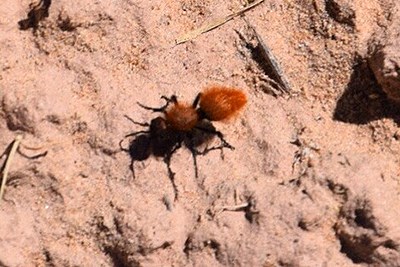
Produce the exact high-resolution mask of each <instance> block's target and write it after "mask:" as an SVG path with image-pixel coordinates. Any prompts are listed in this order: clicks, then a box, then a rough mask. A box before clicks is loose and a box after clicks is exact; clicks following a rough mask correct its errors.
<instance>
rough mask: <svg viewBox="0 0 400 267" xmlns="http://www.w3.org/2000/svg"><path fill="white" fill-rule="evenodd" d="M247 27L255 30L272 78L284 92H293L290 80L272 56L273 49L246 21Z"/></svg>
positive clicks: (261, 52) (254, 31)
mask: <svg viewBox="0 0 400 267" xmlns="http://www.w3.org/2000/svg"><path fill="white" fill-rule="evenodd" d="M245 21H246V23H247V25H248V26H249V27H250V28H251V29H252V30H253V33H254V36H255V37H256V39H257V43H258V46H259V50H260V54H261V56H262V58H263V59H264V60H265V62H266V64H267V65H268V66H269V68H270V69H271V71H272V72H273V73H272V76H273V78H275V79H276V80H277V83H278V84H279V85H280V86H279V87H278V88H279V89H283V91H284V92H286V93H288V92H290V91H291V86H290V83H289V82H288V80H287V79H286V76H285V75H284V74H283V71H282V69H281V67H280V65H279V63H278V61H277V60H276V58H275V56H274V55H273V54H272V52H271V49H269V47H268V46H267V45H266V44H265V43H264V41H263V39H262V38H261V36H260V35H259V34H258V33H257V31H256V29H255V28H254V27H253V26H252V25H250V23H249V22H248V21H247V20H245Z"/></svg>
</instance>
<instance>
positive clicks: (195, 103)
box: [192, 93, 201, 108]
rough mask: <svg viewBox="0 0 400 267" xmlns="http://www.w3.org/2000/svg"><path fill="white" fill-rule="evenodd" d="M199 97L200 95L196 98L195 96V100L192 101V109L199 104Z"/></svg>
mask: <svg viewBox="0 0 400 267" xmlns="http://www.w3.org/2000/svg"><path fill="white" fill-rule="evenodd" d="M200 97H201V93H198V94H197V96H196V98H195V99H194V101H193V104H192V107H193V108H196V107H197V105H198V104H199V102H200Z"/></svg>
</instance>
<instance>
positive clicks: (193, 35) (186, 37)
mask: <svg viewBox="0 0 400 267" xmlns="http://www.w3.org/2000/svg"><path fill="white" fill-rule="evenodd" d="M263 1H264V0H258V1H256V2H254V3H251V4H250V5H248V6H245V7H244V8H242V9H241V10H239V11H236V12H234V13H232V14H230V15H228V16H226V17H224V18H217V19H215V20H212V21H211V22H209V23H207V24H204V25H202V26H201V27H200V28H197V29H195V30H193V31H190V32H188V33H185V34H184V35H182V36H180V37H178V38H177V39H176V40H175V42H176V44H177V45H178V44H181V43H184V42H187V41H190V40H192V39H194V38H196V37H197V36H199V35H200V34H202V33H205V32H208V31H211V30H212V29H215V28H217V27H219V26H221V25H223V24H225V23H226V22H228V21H230V20H231V19H233V18H234V17H237V16H239V15H241V14H243V13H244V12H246V11H248V10H250V9H251V8H253V7H255V6H256V5H258V4H260V3H262V2H263Z"/></svg>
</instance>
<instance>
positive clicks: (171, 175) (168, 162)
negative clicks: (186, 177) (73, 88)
mask: <svg viewBox="0 0 400 267" xmlns="http://www.w3.org/2000/svg"><path fill="white" fill-rule="evenodd" d="M181 146H182V144H181V142H179V143H178V144H177V145H176V146H175V147H174V148H173V149H172V150H171V152H169V153H168V154H167V155H165V157H164V162H165V164H166V165H167V169H168V177H169V179H170V181H171V183H172V187H173V188H174V195H175V201H176V200H177V199H178V187H177V186H176V184H175V173H174V172H173V171H172V169H171V158H172V155H173V154H174V153H175V152H176V151H177V150H178V149H179V148H180V147H181Z"/></svg>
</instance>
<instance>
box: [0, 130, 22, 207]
mask: <svg viewBox="0 0 400 267" xmlns="http://www.w3.org/2000/svg"><path fill="white" fill-rule="evenodd" d="M21 140H22V135H17V137H15V139H14V142H13V144H12V147H11V150H10V152H9V154H8V156H7V159H6V162H5V165H4V169H3V176H2V179H1V187H0V201H1V200H2V199H3V194H4V189H5V186H6V182H7V176H8V171H9V169H10V165H11V162H12V159H13V158H14V155H15V152H16V151H17V149H18V146H19V144H20V143H21Z"/></svg>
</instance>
